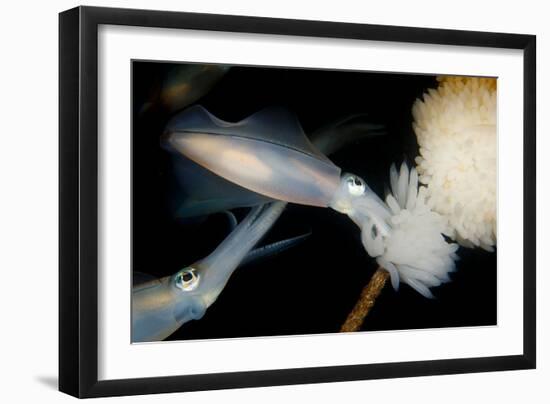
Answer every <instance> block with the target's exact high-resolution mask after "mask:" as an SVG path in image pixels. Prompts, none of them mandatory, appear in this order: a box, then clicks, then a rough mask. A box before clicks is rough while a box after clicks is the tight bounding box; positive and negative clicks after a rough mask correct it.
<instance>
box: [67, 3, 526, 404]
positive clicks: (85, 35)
mask: <svg viewBox="0 0 550 404" xmlns="http://www.w3.org/2000/svg"><path fill="white" fill-rule="evenodd" d="M101 24H112V25H126V26H140V27H159V28H176V29H177V28H180V29H194V30H207V31H226V32H243V33H259V34H276V35H290V36H308V37H318V38H342V39H358V40H370V41H391V42H404V43H422V44H439V45H449V46H454V45H463V46H475V47H490V48H508V49H519V50H522V51H523V60H524V77H523V80H524V90H523V91H524V94H523V108H524V110H523V114H524V115H523V119H524V122H523V130H524V133H523V141H524V156H523V159H524V167H523V168H524V188H523V198H524V211H523V219H524V234H523V251H524V262H523V265H524V266H523V354H521V355H513V356H497V357H483V358H466V359H446V360H429V361H416V362H402V363H381V364H364V365H350V366H334V367H315V368H295V369H281V370H262V371H251V372H235V373H217V374H205V375H181V376H170V377H150V378H139V379H124V380H107V381H99V380H98V376H97V371H98V349H97V348H98V337H97V335H98V324H97V314H98V282H97V279H98V278H97V276H98V270H97V266H98V187H97V185H98V142H97V136H98V122H97V120H98V104H97V102H98V66H97V60H98V54H97V53H98V26H99V25H101ZM535 60H536V37H535V36H533V35H519V34H504V33H489V32H471V31H458V30H442V29H425V28H409V27H395V26H381V25H366V24H350V23H339V22H324V21H306V20H288V19H278V18H259V17H245V16H228V15H213V14H196V13H181V12H166V11H149V10H130V9H111V8H96V7H77V8H74V9H71V10H68V11H65V12H62V13H60V15H59V100H60V102H59V156H60V157H59V167H60V171H59V183H60V190H59V213H60V222H59V232H60V237H59V249H60V250H59V389H60V390H61V391H63V392H65V393H68V394H70V395H73V396H76V397H81V398H84V397H103V396H120V395H134V394H150V393H167V392H183V391H196V390H211V389H225V388H244V387H259V386H274V385H291V384H301V383H323V382H337V381H351V380H362V379H381V378H395V377H411V376H426V375H441V374H458V373H469V372H487V371H500V370H513V369H532V368H535V366H536V339H535V338H536V323H535V318H536V311H535V309H536V278H535V276H536V275H535V273H536V269H535V268H536V266H535V264H536V262H535V261H536V255H535V252H536V251H535V249H536V223H535V215H536V213H535V212H536V206H535V204H536V202H535V196H536V195H535V193H536V189H535V184H536V172H535V166H536V162H535V154H536V153H535V147H536V140H535V119H536V116H535V114H536V112H535V110H536V109H535V103H536V92H535V91H536V88H535V77H536V75H535V66H536V63H535Z"/></svg>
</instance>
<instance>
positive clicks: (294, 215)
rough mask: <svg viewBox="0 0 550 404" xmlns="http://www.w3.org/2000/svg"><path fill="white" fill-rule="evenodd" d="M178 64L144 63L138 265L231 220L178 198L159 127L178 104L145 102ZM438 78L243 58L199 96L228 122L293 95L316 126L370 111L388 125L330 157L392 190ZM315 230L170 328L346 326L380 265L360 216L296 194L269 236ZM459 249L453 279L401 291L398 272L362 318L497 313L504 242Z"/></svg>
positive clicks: (438, 320)
mask: <svg viewBox="0 0 550 404" xmlns="http://www.w3.org/2000/svg"><path fill="white" fill-rule="evenodd" d="M172 67H173V65H171V64H167V63H153V62H133V75H132V80H133V86H132V90H133V100H134V105H133V117H134V118H133V134H132V135H133V152H132V159H133V170H132V171H133V172H132V175H133V180H132V186H133V189H132V194H133V195H132V197H133V200H132V203H133V206H132V219H133V221H132V226H133V245H132V259H133V271H135V272H142V273H147V274H151V275H153V276H156V277H161V276H166V275H171V274H173V273H175V272H176V271H178V270H179V269H181V268H183V267H185V266H187V265H190V264H192V263H193V262H195V261H197V260H199V259H201V258H203V257H205V256H206V255H208V254H209V253H210V252H212V250H213V249H214V248H215V247H216V246H217V245H218V244H219V243H220V242H221V241H222V240H223V238H224V237H225V236H226V235H227V232H228V230H229V229H228V227H227V220H226V218H225V217H224V216H223V215H222V214H214V215H211V216H209V217H208V218H200V219H196V220H193V221H188V222H186V223H181V222H178V221H176V220H174V219H173V217H172V215H171V212H170V211H169V209H168V208H167V206H168V205H169V204H168V203H167V198H169V197H170V196H169V193H168V192H167V190H168V187H167V183H168V180H169V176H170V164H169V158H168V155H167V153H166V152H165V151H164V150H163V149H161V147H160V146H159V137H160V135H161V134H162V132H163V129H164V126H165V124H166V122H167V120H168V119H169V118H170V116H171V114H170V113H169V112H168V111H166V110H164V109H163V108H161V107H160V106H158V105H155V104H153V106H152V107H151V108H148V109H147V110H146V111H145V112H143V110H142V107H143V105H144V103H145V102H147V101H151V100H153V101H154V94H155V91H156V89H158V85H159V83H160V82H162V80H163V79H164V78H165V77H166V75H167V74H169V72H170V69H171V68H172ZM436 85H437V82H436V80H435V77H434V76H423V75H404V74H384V73H365V72H349V71H346V72H341V71H322V70H300V69H286V68H259V67H240V66H233V67H232V68H231V70H230V71H229V72H228V73H227V74H226V76H225V77H224V78H222V79H221V81H220V82H219V83H218V84H217V85H216V86H215V87H214V88H213V89H212V91H210V93H208V94H207V95H206V96H204V97H203V98H202V99H200V100H198V101H197V103H200V104H201V105H203V106H204V107H206V109H208V110H209V111H210V112H211V113H213V114H214V115H216V116H218V117H219V118H221V119H224V120H228V121H237V120H240V119H243V118H245V117H247V116H248V115H250V114H252V113H254V112H256V111H258V110H259V109H261V108H263V107H266V106H270V105H283V106H286V107H288V108H289V109H290V110H292V111H293V112H295V113H296V114H297V115H298V118H299V120H300V122H301V124H302V126H303V127H304V130H305V132H306V133H311V132H312V131H313V130H315V129H316V128H318V127H320V126H322V125H323V124H327V123H329V122H331V121H334V120H335V119H338V118H341V117H342V116H345V115H347V114H350V113H357V112H368V113H369V114H370V115H371V116H372V119H373V122H380V123H383V124H384V125H385V127H386V129H387V134H386V135H384V136H379V137H375V138H370V139H364V140H361V141H358V142H355V143H352V144H350V145H349V146H348V147H346V148H344V149H342V150H341V151H339V152H337V153H335V154H334V155H332V156H331V160H332V161H334V163H335V164H336V165H338V166H339V167H341V168H342V169H343V170H344V171H346V172H352V173H354V174H357V175H359V176H361V177H362V178H364V179H365V180H366V181H367V182H368V184H369V185H370V187H371V188H372V189H373V190H374V191H375V192H377V193H378V194H379V195H384V192H385V189H386V187H387V184H388V181H389V167H390V165H391V164H392V163H397V164H400V163H401V162H402V161H403V160H406V161H408V162H409V163H412V162H414V157H415V156H416V155H417V151H418V146H417V144H416V138H415V136H414V132H413V130H412V116H411V107H412V105H413V102H414V100H415V99H416V98H419V97H421V95H422V93H423V92H424V91H426V89H428V88H430V87H436ZM176 112H177V111H176ZM246 212H247V210H246V209H238V210H237V211H236V214H237V216H238V217H243V216H244V215H245V214H246ZM309 230H311V232H312V234H311V236H310V237H309V238H308V239H307V240H306V241H305V242H304V243H302V244H300V245H299V246H297V247H294V248H293V249H290V250H287V251H285V252H283V253H281V254H279V255H276V256H274V257H271V258H270V259H268V260H265V261H262V262H259V263H257V264H250V265H247V266H245V267H242V268H239V269H237V270H236V271H235V273H234V274H233V275H232V277H231V279H230V281H229V282H228V284H227V286H226V288H225V289H224V290H223V292H222V293H221V294H220V296H219V297H218V299H217V301H216V302H215V303H214V304H213V305H212V306H211V307H210V308H209V309H208V311H207V312H206V314H205V316H204V317H203V318H202V319H201V320H198V321H191V322H189V323H187V324H184V325H183V326H182V327H181V328H180V329H179V330H178V331H176V332H175V333H174V334H173V335H172V336H170V337H169V338H168V339H171V340H181V339H205V338H230V337H252V336H269V335H293V334H314V333H330V332H337V331H338V329H339V328H340V326H341V325H342V323H343V322H344V320H345V318H346V316H347V314H348V313H349V311H350V310H351V309H352V308H353V306H354V304H355V303H356V301H357V298H358V296H359V293H360V291H361V289H362V288H363V286H364V285H365V284H366V283H367V282H368V281H369V279H370V277H371V276H372V274H373V273H374V271H375V270H376V268H377V265H376V262H375V261H374V259H372V258H370V257H369V256H368V255H367V254H366V252H365V250H364V248H363V246H362V244H361V241H360V233H359V229H358V228H357V226H356V225H355V224H354V223H352V221H351V220H350V219H349V218H347V217H346V216H345V215H342V214H340V213H338V212H335V211H333V210H332V209H323V208H315V207H309V206H299V205H290V204H289V205H288V206H287V208H286V210H285V212H284V213H283V215H282V216H281V218H280V219H279V220H278V222H277V223H276V224H275V226H274V227H273V229H272V230H271V231H270V233H269V234H268V236H267V237H266V239H265V240H264V242H269V241H275V240H278V239H281V238H287V237H291V236H295V235H298V234H301V233H304V232H307V231H309ZM459 256H460V257H461V259H460V261H458V262H457V271H456V272H455V273H453V274H452V275H451V277H452V282H450V283H448V284H445V285H442V286H440V287H438V288H433V289H432V292H433V293H434V295H435V296H436V298H435V299H426V298H424V297H422V296H421V295H420V294H418V293H417V292H415V291H414V290H412V289H411V288H410V287H409V286H407V285H405V284H401V286H400V290H399V291H398V292H395V291H394V290H393V289H392V287H391V285H390V284H389V282H388V284H387V285H386V287H385V289H384V290H383V292H382V294H381V295H380V297H379V298H378V300H377V302H376V304H375V306H374V308H373V310H372V311H371V313H370V314H369V316H368V317H367V319H366V321H365V324H364V325H363V328H362V329H363V330H398V329H419V328H439V327H458V326H480V325H494V324H496V317H497V311H496V253H488V252H485V251H483V250H481V249H475V250H472V249H465V248H461V249H460V250H459Z"/></svg>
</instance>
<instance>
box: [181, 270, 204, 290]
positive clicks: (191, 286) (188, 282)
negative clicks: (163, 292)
mask: <svg viewBox="0 0 550 404" xmlns="http://www.w3.org/2000/svg"><path fill="white" fill-rule="evenodd" d="M199 279H200V275H199V274H196V273H195V268H191V267H189V268H185V269H182V270H181V271H180V272H178V273H177V274H176V279H175V282H176V287H178V288H179V289H181V290H184V291H186V292H189V291H192V290H195V289H196V288H197V286H199Z"/></svg>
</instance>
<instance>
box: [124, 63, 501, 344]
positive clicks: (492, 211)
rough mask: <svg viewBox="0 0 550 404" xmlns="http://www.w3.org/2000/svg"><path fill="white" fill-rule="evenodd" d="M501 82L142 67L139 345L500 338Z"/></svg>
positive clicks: (136, 260) (136, 289)
mask: <svg viewBox="0 0 550 404" xmlns="http://www.w3.org/2000/svg"><path fill="white" fill-rule="evenodd" d="M497 83H498V79H497V78H496V77H471V76H460V75H457V76H452V75H445V76H442V75H438V74H437V73H426V74H418V73H414V74H413V73H407V72H402V73H394V72H391V73H388V72H379V71H354V70H329V69H321V68H317V69H311V68H301V67H294V66H252V65H250V66H249V65H223V64H212V63H197V62H192V63H191V62H187V61H181V62H180V61H178V62H174V61H170V62H167V61H158V60H139V59H136V60H132V61H131V102H132V105H131V113H132V130H131V147H132V150H131V160H132V161H131V177H132V178H131V239H132V240H131V262H132V268H131V271H132V285H131V288H132V291H131V324H132V330H131V339H132V341H131V342H132V343H145V342H160V341H185V340H212V339H226V338H252V337H284V336H299V335H312V334H331V333H351V332H366V333H368V332H392V331H406V330H418V329H440V328H451V327H490V326H496V325H498V323H497V253H496V249H497V157H498V156H497V91H498V84H497Z"/></svg>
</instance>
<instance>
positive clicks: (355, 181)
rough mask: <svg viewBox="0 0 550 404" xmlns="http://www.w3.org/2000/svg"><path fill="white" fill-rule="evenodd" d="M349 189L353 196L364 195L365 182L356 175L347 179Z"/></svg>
mask: <svg viewBox="0 0 550 404" xmlns="http://www.w3.org/2000/svg"><path fill="white" fill-rule="evenodd" d="M347 184H348V191H349V193H350V194H351V195H353V196H359V195H363V194H364V193H365V182H364V181H363V180H362V179H361V178H359V177H356V176H354V175H352V176H350V177H349V178H348V179H347Z"/></svg>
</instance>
